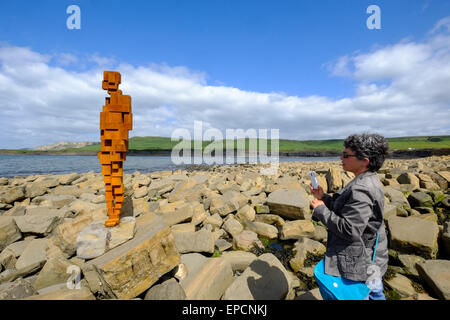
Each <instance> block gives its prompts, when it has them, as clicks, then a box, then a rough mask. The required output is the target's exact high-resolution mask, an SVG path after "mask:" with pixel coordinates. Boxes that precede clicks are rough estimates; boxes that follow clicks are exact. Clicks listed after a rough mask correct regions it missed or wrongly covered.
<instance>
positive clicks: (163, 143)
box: [2, 136, 450, 154]
mask: <svg viewBox="0 0 450 320" xmlns="http://www.w3.org/2000/svg"><path fill="white" fill-rule="evenodd" d="M387 140H388V142H389V149H390V151H394V150H408V149H409V148H412V149H437V148H450V136H423V137H400V138H387ZM343 141H344V140H343V139H333V140H304V141H300V140H285V139H280V141H279V151H280V152H309V151H340V150H342V149H343ZM233 142H234V143H233ZM244 142H245V149H246V150H248V148H249V144H250V142H253V143H255V142H256V143H257V149H258V150H260V144H262V143H267V150H268V151H270V150H271V144H270V140H269V141H266V140H263V139H258V140H257V141H255V139H252V140H249V139H245V141H244V139H240V140H222V141H217V142H215V143H219V144H220V143H222V146H223V149H224V150H225V148H226V146H227V144H228V150H230V149H235V150H242V146H243V143H244ZM179 143H180V141H171V139H170V138H167V137H132V138H130V140H129V150H130V151H170V150H172V148H173V147H174V146H176V145H177V144H179ZM187 143H188V145H189V142H187ZM209 144H211V142H209V141H203V144H202V148H203V149H204V148H205V147H206V146H208V145H209ZM190 146H191V149H194V141H190ZM210 147H211V146H210ZM2 151H7V150H2ZM10 151H12V152H14V153H23V154H33V153H36V151H32V150H10ZM96 151H100V145H91V146H87V147H83V148H72V149H65V150H61V151H51V152H52V153H61V154H64V153H69V152H71V153H73V152H75V153H78V152H80V153H81V152H96ZM40 153H42V152H40Z"/></svg>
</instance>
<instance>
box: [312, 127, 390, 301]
mask: <svg viewBox="0 0 450 320" xmlns="http://www.w3.org/2000/svg"><path fill="white" fill-rule="evenodd" d="M344 147H345V149H344V152H343V153H342V155H341V161H342V167H343V169H344V170H346V171H350V172H352V173H354V175H355V178H354V179H353V180H352V181H350V182H349V183H348V185H347V186H345V188H343V189H342V190H340V191H339V192H337V193H335V194H333V196H332V197H331V196H329V195H327V194H325V193H324V192H323V189H322V188H321V187H320V186H319V187H318V188H317V189H313V188H312V186H310V188H311V193H312V194H313V195H314V197H315V199H314V200H313V201H312V207H313V208H314V212H313V216H314V217H316V218H317V219H319V220H320V221H321V222H322V223H323V224H324V225H325V226H326V227H327V228H328V240H327V250H326V253H325V258H324V267H325V273H326V274H329V275H333V276H340V277H343V278H346V279H350V280H354V281H367V280H368V278H369V276H370V277H371V279H370V280H372V278H373V277H374V276H376V277H377V278H378V281H376V286H374V287H371V289H372V290H371V292H370V294H369V298H370V299H372V300H386V298H385V296H384V294H383V284H382V282H381V277H382V276H383V274H384V273H385V272H386V270H387V263H388V248H387V238H386V231H385V227H384V222H383V212H384V211H383V210H384V193H383V189H382V186H381V183H380V180H379V178H378V175H377V173H376V171H377V170H379V169H380V168H381V166H382V165H383V162H384V159H385V156H386V154H387V150H388V143H387V141H386V140H385V139H384V137H382V136H380V135H378V134H361V135H358V134H354V135H351V136H349V137H348V138H347V139H346V140H345V141H344ZM378 231H379V238H378V246H377V249H376V255H375V265H376V266H377V267H378V268H377V267H375V268H376V269H378V270H377V273H378V274H377V275H370V273H372V272H373V271H374V270H373V267H371V268H369V266H370V265H371V264H372V254H373V248H374V245H375V241H376V237H377V232H378Z"/></svg>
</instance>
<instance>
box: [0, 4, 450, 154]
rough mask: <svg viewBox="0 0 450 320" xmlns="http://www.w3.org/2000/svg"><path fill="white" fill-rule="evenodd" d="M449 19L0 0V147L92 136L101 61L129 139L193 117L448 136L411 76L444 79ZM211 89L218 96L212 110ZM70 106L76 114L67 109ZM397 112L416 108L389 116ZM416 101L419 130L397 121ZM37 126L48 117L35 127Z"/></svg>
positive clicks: (444, 104) (296, 8)
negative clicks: (128, 101)
mask: <svg viewBox="0 0 450 320" xmlns="http://www.w3.org/2000/svg"><path fill="white" fill-rule="evenodd" d="M72 4H76V5H78V6H79V7H80V9H81V29H80V30H69V29H67V27H66V19H67V17H68V16H69V14H67V13H66V8H67V7H68V6H69V5H72ZM371 4H375V5H378V6H379V7H380V9H381V27H382V28H381V30H369V29H368V28H367V27H366V20H367V18H368V17H369V16H370V14H367V13H366V9H367V7H368V6H369V5H371ZM449 16H450V1H436V0H421V1H419V0H415V1H414V0H413V1H404V0H389V1H359V0H343V1H333V0H327V1H325V0H318V1H306V0H303V1H300V0H293V1H286V0H284V1H263V0H259V1H253V0H245V1H243V0H240V1H234V0H227V1H218V0H209V1H206V0H196V1H193V0H185V1H167V0H165V1H137V0H134V1H122V0H114V1H104V0H95V1H93V0H91V1H55V0H45V1H42V0H41V1H20V0H16V1H2V2H0V44H1V46H2V49H3V51H2V52H3V55H2V54H0V66H1V70H0V76H3V77H4V81H5V82H4V84H5V86H6V87H8V86H12V85H11V84H10V83H11V81H12V82H14V87H10V88H9V89H8V88H3V90H0V103H1V102H2V101H3V103H2V104H1V105H0V117H1V118H0V125H2V124H3V125H4V126H5V127H6V129H7V130H6V132H7V133H6V135H4V136H3V138H2V137H0V148H16V147H17V148H21V147H34V146H37V145H39V144H49V143H55V142H59V141H95V140H98V139H99V138H98V137H97V136H98V132H97V131H98V130H97V131H96V129H95V128H96V125H97V127H98V113H99V112H100V109H101V104H102V99H103V97H104V96H105V93H104V92H102V90H101V86H100V82H99V81H101V71H102V70H105V69H107V68H109V69H115V70H119V71H121V72H122V80H123V88H127V89H129V90H128V92H126V90H125V89H124V94H130V95H131V96H132V98H133V112H134V114H135V130H134V132H132V133H131V136H133V135H161V136H170V135H171V132H173V130H175V129H176V128H180V127H181V128H192V126H193V121H194V120H199V121H204V122H205V123H207V124H206V127H214V128H219V129H220V130H223V131H224V130H225V129H226V128H230V127H236V128H243V129H244V130H246V129H248V128H268V129H269V128H279V129H280V136H281V137H282V138H292V139H326V138H343V137H345V136H346V135H348V134H350V133H353V132H354V131H357V130H365V131H378V132H379V133H382V134H384V135H386V136H405V135H422V134H423V135H431V134H434V135H439V134H450V125H449V122H448V120H445V117H442V116H443V115H445V114H448V111H449V104H450V100H449V98H448V95H447V94H445V91H444V89H443V91H442V92H440V91H439V92H436V93H435V95H434V96H433V97H428V95H429V94H428V93H429V91H430V90H425V89H426V84H424V85H420V88H422V89H424V93H423V94H418V91H417V90H418V87H417V86H418V85H419V84H417V83H414V84H411V81H414V79H417V76H418V75H419V77H420V74H423V73H420V72H422V71H423V70H421V68H423V66H424V63H429V64H430V67H431V66H432V67H435V68H436V70H438V71H439V72H431V71H430V75H429V76H427V79H430V81H429V82H427V83H430V84H431V83H434V82H433V81H436V83H441V82H442V81H444V80H446V79H449V78H448V77H449V76H450V75H449V74H447V73H444V74H440V73H442V72H443V71H442V70H447V68H448V60H447V59H443V56H442V55H444V56H445V55H447V54H448V53H449V49H450V48H449V46H448V44H449V43H450V41H448V38H449V37H448V36H449V32H448V31H449V27H448V26H450V22H449V21H448V17H449ZM437 43H439V44H437ZM1 57H3V59H2V58H1ZM12 57H13V58H12ZM377 57H378V58H379V57H382V59H384V60H383V61H387V60H389V59H394V58H395V59H398V60H393V61H388V63H384V62H383V61H381V62H380V61H378V60H376V59H377ZM403 57H405V58H403ZM369 58H370V59H369ZM374 61H378V62H377V63H375V62H374ZM446 61H447V62H446ZM380 63H381V65H380ZM402 64H405V65H404V66H403V67H399V68H398V70H397V69H396V68H397V66H399V65H402ZM24 65H27V66H28V68H29V69H23V68H24ZM390 65H392V66H394V67H390ZM12 69H13V70H15V71H14V72H12V71H11V70H12ZM392 69H396V70H395V72H390V71H389V70H392ZM36 70H40V71H36ZM427 70H430V69H429V68H427ZM35 71H36V72H35ZM378 71H379V72H381V74H379V72H378ZM27 72H30V74H32V76H30V81H31V79H32V78H33V77H36V81H37V82H40V81H42V80H46V81H44V82H46V84H45V85H42V86H40V87H39V91H40V92H41V93H42V94H38V93H37V91H36V88H34V87H33V85H30V84H29V83H28V81H27V79H26V76H25V75H23V73H27ZM437 73H439V75H437ZM18 74H22V76H21V77H17V75H18ZM39 74H40V75H41V78H40V77H39ZM15 77H16V78H15ZM58 77H61V78H58ZM161 77H162V78H161ZM435 78H436V79H435ZM0 79H1V77H0ZM7 79H9V81H6V80H7ZM62 79H64V80H62ZM94 79H96V80H95V81H97V82H95V81H93V80H94ZM127 79H128V84H127ZM61 81H67V85H68V86H72V88H77V93H72V91H74V90H70V89H64V86H63V85H62V83H61ZM72 81H74V83H72ZM80 81H81V82H83V83H80ZM146 81H148V83H146ZM153 81H156V82H153ZM171 81H175V82H171ZM180 81H181V82H180ZM186 81H187V82H186ZM8 83H9V84H8ZM57 84H59V85H61V87H59V85H57ZM156 84H157V85H156ZM164 84H166V86H165V85H164ZM78 85H80V87H77V86H78ZM138 86H139V87H140V86H142V88H139V90H138V89H137V87H138ZM408 86H410V87H408ZM33 88H34V89H33ZM146 88H147V89H146ZM174 88H175V89H174ZM176 88H178V89H176ZM433 88H435V86H433ZM20 90H23V93H24V95H28V97H29V100H27V99H26V98H24V97H23V96H20V97H19V92H21V91H20ZM30 90H31V91H30ZM65 90H68V91H67V92H65ZM83 90H85V91H83ZM409 90H411V92H412V93H414V94H412V95H417V97H416V98H415V99H412V100H411V95H410V94H409ZM96 91H98V92H96ZM447 91H448V90H447ZM11 92H14V93H15V94H11ZM46 92H47V93H48V94H46ZM55 92H61V94H64V97H66V99H68V100H71V101H68V102H67V108H70V110H69V109H68V110H67V112H65V111H62V112H61V109H62V108H64V105H65V103H62V101H64V97H63V96H61V97H59V96H55V95H54V94H55ZM150 92H152V93H151V94H150ZM427 92H428V93H427ZM380 96H384V97H385V100H384V101H378V100H377V99H381V98H380ZM174 97H178V98H174ZM224 97H225V100H227V99H228V98H229V99H230V100H229V101H227V104H223V105H221V104H217V105H215V103H217V101H218V100H219V99H224ZM230 97H231V98H230ZM252 99H256V100H252ZM399 99H400V100H399ZM402 99H403V100H402ZM73 100H75V101H73ZM369 100H370V101H369ZM368 101H369V102H368ZM374 101H376V102H374ZM33 104H35V105H36V108H42V110H43V113H42V114H40V113H39V112H38V111H37V110H36V109H35V108H34V109H33V111H32V112H31V113H33V117H32V118H30V119H28V120H27V121H26V120H21V118H20V117H19V115H20V114H22V115H23V112H24V111H26V110H28V109H27V108H31V106H32V105H33ZM28 105H30V106H28ZM75 105H76V106H75ZM194 105H195V106H194ZM408 106H410V107H411V109H408ZM430 106H431V107H430ZM73 108H80V110H86V112H84V113H83V115H80V117H79V118H77V113H76V112H74V111H73ZM227 108H229V111H228V112H227V111H226V109H227ZM396 108H397V109H396ZM413 108H414V109H413ZM224 109H225V110H224ZM343 110H348V112H343ZM389 110H391V111H389ZM393 110H396V111H395V114H394V113H392V112H394V111H393ZM405 110H409V111H406V113H410V111H412V110H420V111H419V112H412V113H411V114H410V115H409V116H410V117H411V118H406V119H404V120H402V119H403V118H402V117H400V116H399V113H403V114H405ZM426 110H428V112H425V111H426ZM430 110H432V113H433V114H434V115H435V116H436V119H437V120H438V121H437V122H434V124H433V125H432V126H427V125H423V126H421V127H419V126H417V125H416V126H411V125H405V124H404V123H401V124H399V122H405V121H406V122H409V123H410V124H411V123H412V122H411V121H416V122H417V123H419V121H423V115H424V114H427V115H430V112H429V111H430ZM265 111H267V114H266V115H264V112H265ZM283 112H286V114H285V115H284V114H283V115H280V113H283ZM340 112H343V113H342V114H340ZM390 112H391V113H390ZM424 112H425V113H424ZM222 113H223V114H222ZM224 114H225V115H228V116H229V117H228V118H227V117H225V116H224ZM414 114H415V115H416V117H417V118H412V116H413V115H414ZM325 115H327V116H325ZM330 115H334V117H330ZM232 116H234V117H232ZM324 116H325V117H324ZM16 117H17V119H16ZM2 118H3V119H2ZM15 119H16V120H15ZM14 120H15V121H16V122H17V121H23V123H22V124H21V125H20V124H17V123H15V124H14V125H13V124H11V123H12V121H14ZM272 120H273V121H272ZM2 121H3V123H2ZM42 123H48V126H47V127H46V129H41V130H40V129H39V128H40V127H39V125H41V124H42ZM311 123H314V125H312V124H311ZM385 123H386V125H385ZM38 124H39V125H38ZM136 125H138V126H136ZM24 127H25V128H24ZM65 129H67V130H65ZM24 135H25V136H26V137H27V138H26V139H24Z"/></svg>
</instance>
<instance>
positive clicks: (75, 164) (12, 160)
mask: <svg viewBox="0 0 450 320" xmlns="http://www.w3.org/2000/svg"><path fill="white" fill-rule="evenodd" d="M195 160H197V161H195ZM202 160H203V161H202ZM247 160H248V158H246V159H242V158H235V159H234V163H248V161H247ZM338 160H339V158H338V157H280V158H279V161H280V162H285V161H338ZM224 161H225V158H224ZM211 162H212V161H208V159H194V158H192V159H191V161H190V162H189V163H187V164H179V165H177V164H175V163H174V162H173V161H172V158H171V157H170V156H127V158H126V161H125V162H124V165H123V166H124V173H134V172H136V171H139V172H141V173H149V172H154V171H165V170H177V169H188V168H189V167H191V166H192V164H195V163H200V165H204V166H207V164H206V163H211ZM212 164H214V163H212ZM101 169H102V168H101V165H100V162H99V160H98V158H97V156H69V155H56V156H48V155H0V177H6V178H12V177H14V176H31V175H38V174H55V175H60V174H67V173H72V172H76V173H86V172H91V171H93V172H96V173H100V172H101Z"/></svg>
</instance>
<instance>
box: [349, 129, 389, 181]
mask: <svg viewBox="0 0 450 320" xmlns="http://www.w3.org/2000/svg"><path fill="white" fill-rule="evenodd" d="M344 147H345V148H350V149H351V150H352V151H354V152H355V155H356V157H357V158H358V159H360V160H362V159H364V158H369V165H368V169H369V170H370V171H372V172H375V171H378V170H379V169H380V168H381V166H382V165H383V163H384V159H385V157H386V155H387V152H388V149H389V144H388V142H387V141H386V139H385V138H384V137H383V136H381V135H379V134H376V133H372V134H369V133H363V134H352V135H350V136H348V137H347V139H345V141H344Z"/></svg>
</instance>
